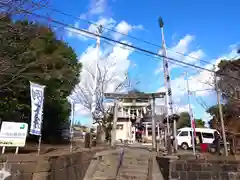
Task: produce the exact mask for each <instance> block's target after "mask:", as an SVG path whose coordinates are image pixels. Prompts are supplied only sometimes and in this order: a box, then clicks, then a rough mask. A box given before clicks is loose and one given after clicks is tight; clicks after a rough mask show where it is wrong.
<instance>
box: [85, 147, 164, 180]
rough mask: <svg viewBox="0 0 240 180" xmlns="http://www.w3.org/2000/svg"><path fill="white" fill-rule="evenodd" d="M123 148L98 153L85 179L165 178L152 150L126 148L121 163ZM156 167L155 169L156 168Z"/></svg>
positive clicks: (135, 179)
mask: <svg viewBox="0 0 240 180" xmlns="http://www.w3.org/2000/svg"><path fill="white" fill-rule="evenodd" d="M121 152H123V151H122V150H121V149H115V150H111V151H105V152H102V153H101V154H97V155H96V157H95V159H94V160H92V162H91V164H90V166H89V168H88V171H87V173H86V175H85V178H84V180H163V179H162V178H161V177H160V176H159V172H160V170H159V168H158V165H157V164H156V162H155V164H154V161H153V159H154V158H155V159H156V157H154V155H153V153H152V152H149V151H148V150H143V149H137V148H134V149H131V148H124V154H123V159H122V163H121V164H120V165H119V159H120V158H119V157H120V154H121ZM154 167H155V170H154Z"/></svg>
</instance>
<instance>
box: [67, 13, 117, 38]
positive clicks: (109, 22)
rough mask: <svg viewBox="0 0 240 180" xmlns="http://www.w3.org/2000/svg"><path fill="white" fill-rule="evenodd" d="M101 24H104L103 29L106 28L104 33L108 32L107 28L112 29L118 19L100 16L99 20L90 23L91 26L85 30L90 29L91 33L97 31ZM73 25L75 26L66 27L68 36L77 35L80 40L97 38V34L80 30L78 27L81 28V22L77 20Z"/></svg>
mask: <svg viewBox="0 0 240 180" xmlns="http://www.w3.org/2000/svg"><path fill="white" fill-rule="evenodd" d="M99 25H102V26H103V27H104V29H103V30H104V33H106V32H107V29H112V28H113V27H114V26H115V25H116V21H115V20H114V19H112V18H104V17H100V18H99V19H98V21H97V22H95V23H94V24H91V25H89V27H88V28H86V29H84V30H86V31H89V32H91V33H97V28H98V26H99ZM73 27H74V28H69V27H67V28H66V30H67V35H68V37H77V38H79V39H80V40H88V39H89V38H95V36H92V35H89V34H88V33H85V32H82V31H79V30H78V29H79V28H81V27H80V25H79V22H75V24H74V26H73ZM81 29H83V28H81Z"/></svg>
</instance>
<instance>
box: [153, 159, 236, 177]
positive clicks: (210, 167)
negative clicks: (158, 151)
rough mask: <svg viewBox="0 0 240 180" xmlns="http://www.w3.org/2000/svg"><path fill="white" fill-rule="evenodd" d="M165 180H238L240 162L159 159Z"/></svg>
mask: <svg viewBox="0 0 240 180" xmlns="http://www.w3.org/2000/svg"><path fill="white" fill-rule="evenodd" d="M157 162H158V165H159V167H160V170H161V171H162V173H163V176H164V179H165V180H238V179H240V161H237V160H201V159H194V160H180V159H175V160H173V159H171V158H169V157H157Z"/></svg>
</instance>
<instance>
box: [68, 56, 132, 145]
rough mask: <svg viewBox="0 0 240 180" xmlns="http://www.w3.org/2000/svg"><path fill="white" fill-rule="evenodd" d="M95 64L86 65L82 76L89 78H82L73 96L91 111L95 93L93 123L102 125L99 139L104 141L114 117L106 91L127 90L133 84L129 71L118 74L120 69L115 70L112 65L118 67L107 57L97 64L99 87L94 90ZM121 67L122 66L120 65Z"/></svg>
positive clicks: (92, 113)
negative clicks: (105, 94)
mask: <svg viewBox="0 0 240 180" xmlns="http://www.w3.org/2000/svg"><path fill="white" fill-rule="evenodd" d="M93 67H94V65H91V64H89V65H84V67H83V70H82V73H81V76H83V75H86V76H87V79H86V78H84V79H81V81H80V84H79V85H78V86H77V87H76V88H75V91H74V93H73V97H74V99H75V101H76V102H78V103H79V104H81V105H82V106H84V107H85V108H86V109H87V110H88V111H89V112H91V110H92V104H93V95H94V93H95V97H96V99H95V103H96V106H95V107H96V108H95V111H94V112H91V115H92V118H93V123H94V124H97V125H98V127H101V129H100V130H99V131H102V132H101V133H102V134H101V135H97V139H99V138H98V137H100V140H99V141H103V140H104V139H105V136H107V135H108V134H107V133H109V131H110V130H111V122H112V119H113V116H112V114H113V111H112V104H113V102H112V101H111V100H107V99H106V98H105V96H104V93H106V92H124V91H125V92H126V91H129V88H130V86H131V84H132V83H131V82H130V77H129V75H128V72H127V71H125V72H124V71H122V72H121V74H118V71H116V70H113V68H112V67H117V65H116V64H115V63H112V61H108V60H106V59H104V60H101V61H100V63H99V65H98V66H97V70H98V73H97V74H98V77H97V87H96V91H94V89H93V88H94V79H95V74H96V72H95V71H96V69H94V68H93ZM119 68H121V67H119Z"/></svg>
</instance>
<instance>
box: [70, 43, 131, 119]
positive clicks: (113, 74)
mask: <svg viewBox="0 0 240 180" xmlns="http://www.w3.org/2000/svg"><path fill="white" fill-rule="evenodd" d="M125 43H127V42H125ZM131 53H132V50H129V49H126V48H123V47H122V45H115V46H114V47H113V48H112V51H111V53H110V54H109V55H108V56H107V57H104V58H102V59H101V60H99V62H98V63H99V68H100V69H101V73H106V79H107V80H106V81H107V83H106V85H105V86H106V87H105V92H114V91H115V89H116V86H118V85H119V84H120V83H121V82H123V81H124V80H125V77H126V72H127V70H128V68H129V66H130V61H129V59H128V57H129V55H130V54H131ZM103 54H104V50H101V51H100V56H101V55H103ZM96 59H97V49H96V48H95V47H93V46H90V47H88V48H87V49H86V51H85V52H84V53H82V55H81V57H80V60H79V61H80V62H81V63H82V65H83V69H82V71H81V81H80V83H79V85H78V87H76V88H75V93H73V94H74V95H73V96H74V98H75V99H76V101H78V100H79V99H82V93H81V92H80V91H79V88H80V89H81V90H84V91H85V93H84V95H86V96H87V98H88V100H89V102H91V101H92V94H93V91H92V90H93V87H94V77H92V74H95V67H96ZM76 92H78V93H76ZM83 99H84V98H83ZM81 103H82V101H81ZM76 113H77V115H78V116H87V117H91V115H90V110H89V109H88V108H84V107H83V105H81V104H79V105H78V108H76Z"/></svg>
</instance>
